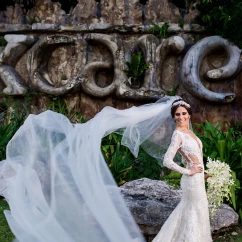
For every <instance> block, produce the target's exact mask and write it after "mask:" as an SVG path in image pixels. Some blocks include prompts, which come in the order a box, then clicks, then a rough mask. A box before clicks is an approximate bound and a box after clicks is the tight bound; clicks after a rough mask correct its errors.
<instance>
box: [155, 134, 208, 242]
mask: <svg viewBox="0 0 242 242" xmlns="http://www.w3.org/2000/svg"><path fill="white" fill-rule="evenodd" d="M177 152H179V153H180V154H181V155H182V162H183V164H184V165H185V166H186V168H183V167H181V166H179V165H177V164H176V163H175V162H174V161H173V159H174V156H175V154H176V153H177ZM195 163H196V164H199V165H201V166H202V167H203V159H202V142H201V141H200V140H199V139H198V138H196V140H195V139H194V138H193V137H192V136H191V135H189V134H187V133H184V132H181V131H179V130H175V131H174V133H173V136H172V139H171V144H170V146H169V148H168V150H167V152H166V154H165V156H164V165H165V166H166V167H168V168H169V169H171V170H174V171H178V172H180V173H182V174H183V176H182V178H181V188H182V198H181V201H180V203H179V204H178V205H177V207H176V208H175V209H174V211H173V212H172V213H171V215H170V216H169V218H168V219H167V220H166V222H165V224H164V225H163V226H162V228H161V230H160V232H159V233H158V234H157V236H156V237H155V238H154V240H153V241H152V242H210V241H212V238H211V231H210V222H209V212H208V201H207V196H206V191H205V184H204V173H203V172H202V173H196V174H195V175H193V176H189V173H190V171H189V168H191V167H192V166H193V165H194V164H195Z"/></svg>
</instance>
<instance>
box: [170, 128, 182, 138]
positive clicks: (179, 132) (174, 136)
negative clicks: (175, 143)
mask: <svg viewBox="0 0 242 242" xmlns="http://www.w3.org/2000/svg"><path fill="white" fill-rule="evenodd" d="M181 135H182V131H180V130H179V129H175V130H174V131H173V134H172V138H176V137H180V136H181Z"/></svg>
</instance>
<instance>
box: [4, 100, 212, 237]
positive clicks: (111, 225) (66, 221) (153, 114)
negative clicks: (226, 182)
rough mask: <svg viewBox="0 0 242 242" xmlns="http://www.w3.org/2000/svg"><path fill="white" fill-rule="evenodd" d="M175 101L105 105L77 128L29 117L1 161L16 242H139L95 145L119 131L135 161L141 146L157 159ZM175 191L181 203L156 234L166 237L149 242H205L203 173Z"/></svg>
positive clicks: (51, 117) (50, 116)
mask: <svg viewBox="0 0 242 242" xmlns="http://www.w3.org/2000/svg"><path fill="white" fill-rule="evenodd" d="M177 98H179V97H168V98H167V97H165V98H162V99H161V100H159V101H157V102H156V103H153V104H147V105H142V106H140V107H132V108H130V109H126V110H117V109H114V108H112V107H105V108H104V109H103V110H102V111H101V112H100V113H98V114H97V115H96V116H95V117H94V118H93V119H91V120H90V121H88V122H87V123H84V124H75V125H73V124H72V123H70V121H69V120H68V119H67V118H66V117H65V116H63V115H61V114H58V113H55V112H52V111H46V112H43V113H41V114H39V115H29V117H28V118H27V119H26V121H25V123H24V124H23V126H22V127H20V129H19V130H18V131H17V132H16V134H15V135H14V137H13V138H12V139H11V141H10V142H9V144H8V146H7V154H6V156H7V158H6V160H5V161H1V162H0V195H2V196H4V197H5V198H6V200H7V201H8V204H9V207H10V211H5V215H6V218H7V220H8V224H9V226H10V228H11V230H12V232H13V233H14V235H15V237H16V241H19V242H33V241H34V242H57V241H58V242H144V241H145V239H144V237H143V235H142V233H141V232H140V230H139V228H138V226H137V224H136V223H135V221H134V219H133V216H132V214H131V213H130V211H129V210H128V208H127V206H126V204H125V202H124V199H123V197H122V195H121V194H120V190H119V188H118V187H117V185H116V183H115V181H114V179H113V177H112V174H111V172H110V170H109V168H108V166H107V164H106V162H105V160H104V158H103V155H102V152H101V150H100V146H101V140H102V138H103V137H104V136H106V135H108V134H109V133H111V132H113V131H118V132H122V135H123V140H122V144H124V145H126V146H128V147H129V149H130V150H131V152H132V153H133V154H134V156H137V154H138V151H139V146H140V145H144V148H145V149H146V151H147V152H150V153H151V154H152V155H153V156H154V157H156V158H157V159H161V155H162V152H161V146H162V145H164V144H166V141H165V140H166V139H169V142H170V138H171V136H169V130H172V125H171V124H172V123H173V124H174V122H171V120H172V118H171V115H170V108H171V104H172V102H173V101H174V100H176V99H177ZM164 123H168V126H166V127H163V124H164ZM120 129H121V130H120ZM171 134H172V132H171ZM175 134H177V137H180V138H181V139H182V140H184V142H183V144H182V147H184V151H187V150H188V154H189V153H192V152H195V153H196V154H198V157H199V159H200V160H201V156H202V155H201V150H198V146H197V143H195V142H194V141H193V140H191V139H188V138H189V137H187V141H188V140H190V141H189V142H190V143H189V142H187V141H186V140H185V139H184V138H185V135H183V134H178V133H177V132H176V133H175ZM175 137H176V135H175V136H174V138H173V139H175ZM175 140H176V139H175ZM146 141H147V142H146ZM153 142H155V145H154V143H153ZM177 144H178V143H177V142H172V144H171V146H170V148H169V152H168V153H167V154H169V156H170V158H169V162H167V161H168V159H167V158H166V164H168V163H169V164H171V166H170V167H173V168H176V167H177V166H176V165H175V164H174V163H173V162H171V159H172V154H174V153H175V152H176V151H177V148H178V147H176V145H177ZM185 144H187V145H185ZM182 149H183V148H182ZM199 152H200V153H199ZM185 154H187V153H185ZM178 168H179V167H178ZM179 170H180V171H184V173H186V169H183V168H179ZM182 187H183V189H184V195H183V196H184V197H183V199H182V202H181V203H180V205H179V206H178V208H177V209H176V210H175V212H174V215H172V216H171V217H170V219H169V220H168V223H167V224H166V225H165V226H164V228H167V226H168V227H169V228H168V229H163V231H165V230H166V232H167V234H166V233H164V232H161V234H160V235H158V237H157V239H156V241H161V240H162V241H164V242H169V241H176V242H178V241H184V242H190V241H191V242H200V241H206V242H209V241H210V228H209V221H208V212H207V200H206V194H205V190H204V182H203V175H202V174H197V175H195V176H192V177H189V176H186V175H184V176H183V179H182ZM181 219H182V222H181ZM171 220H172V221H171ZM183 222H184V223H183ZM183 225H184V226H186V227H184V226H183ZM169 231H172V232H171V233H170V232H169ZM163 234H164V236H167V237H164V238H165V239H163V238H161V237H163ZM165 234H166V235H165ZM169 234H171V235H172V236H173V235H175V234H176V235H177V236H178V237H176V238H177V240H173V239H169V238H168V237H169ZM202 234H203V238H204V240H202V239H201V235H202ZM187 236H189V239H188V237H187ZM166 238H168V239H166Z"/></svg>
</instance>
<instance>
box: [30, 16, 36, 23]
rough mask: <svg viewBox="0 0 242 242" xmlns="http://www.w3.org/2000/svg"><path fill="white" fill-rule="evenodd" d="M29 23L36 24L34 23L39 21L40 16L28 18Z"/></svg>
mask: <svg viewBox="0 0 242 242" xmlns="http://www.w3.org/2000/svg"><path fill="white" fill-rule="evenodd" d="M28 23H29V24H34V23H38V18H37V17H36V16H33V17H30V18H29V19H28Z"/></svg>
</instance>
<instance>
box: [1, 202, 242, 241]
mask: <svg viewBox="0 0 242 242" xmlns="http://www.w3.org/2000/svg"><path fill="white" fill-rule="evenodd" d="M8 209H9V208H8V204H7V202H6V201H5V200H3V199H1V198H0V242H11V241H12V240H13V239H14V236H13V234H12V233H11V230H10V229H9V227H8V224H7V221H6V218H5V216H4V213H3V211H4V210H8ZM233 232H235V233H237V234H236V235H233V234H232V233H233ZM213 242H242V226H237V227H235V228H234V229H233V230H231V231H230V232H225V233H221V234H218V235H214V236H213Z"/></svg>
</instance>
